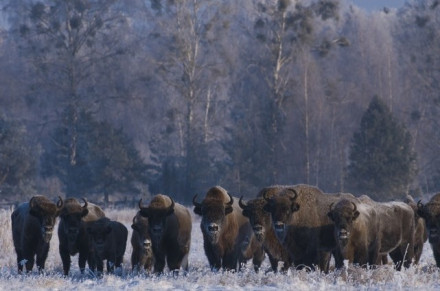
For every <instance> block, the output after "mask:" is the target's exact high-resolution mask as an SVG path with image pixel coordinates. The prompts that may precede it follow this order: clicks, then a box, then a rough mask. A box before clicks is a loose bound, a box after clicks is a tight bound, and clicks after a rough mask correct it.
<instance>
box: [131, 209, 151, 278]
mask: <svg viewBox="0 0 440 291" xmlns="http://www.w3.org/2000/svg"><path fill="white" fill-rule="evenodd" d="M148 227H149V224H148V218H146V217H143V216H142V215H141V214H140V212H139V211H138V213H137V214H136V216H135V217H133V224H132V225H131V228H132V229H133V233H132V235H131V246H132V248H133V252H132V253H131V267H132V270H133V271H138V272H139V271H140V270H141V269H144V270H146V271H151V269H152V267H153V264H154V256H153V246H152V242H151V237H150V234H149V232H148Z"/></svg>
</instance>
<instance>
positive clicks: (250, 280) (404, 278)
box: [0, 209, 440, 290]
mask: <svg viewBox="0 0 440 291" xmlns="http://www.w3.org/2000/svg"><path fill="white" fill-rule="evenodd" d="M105 211H106V215H107V216H108V217H109V218H111V219H115V220H118V221H120V222H122V223H124V224H125V226H126V227H127V228H128V230H129V238H130V237H131V227H130V225H131V222H132V218H133V216H134V215H135V213H136V210H135V209H124V210H110V209H107V210H105ZM11 213H12V211H11V210H0V224H1V225H2V228H1V230H0V250H1V253H0V290H6V289H8V290H11V289H12V290H42V289H45V290H46V289H50V290H110V289H128V290H206V289H209V290H237V289H241V290H279V289H284V290H286V289H290V290H293V289H298V290H340V289H342V290H367V289H368V290H377V289H389V290H395V289H406V290H413V289H418V290H434V289H440V272H439V270H438V269H437V268H436V267H435V262H434V259H433V257H432V251H431V249H430V246H429V244H425V246H424V252H423V255H422V258H421V261H420V264H419V265H418V266H412V267H411V268H409V269H407V270H404V271H401V272H397V271H395V270H394V269H393V267H392V265H387V266H380V267H378V268H377V269H375V270H365V269H362V268H354V267H348V268H346V269H344V270H339V271H330V272H329V274H322V273H319V272H310V273H308V272H306V271H296V270H291V271H289V273H288V274H276V273H273V272H270V271H268V270H269V269H270V267H269V263H268V260H267V259H266V260H265V261H264V263H263V266H262V270H261V271H260V272H259V273H258V274H257V273H255V272H254V270H253V268H252V266H251V264H250V263H249V264H248V266H247V267H246V268H245V270H244V271H243V272H239V273H231V272H216V273H213V272H211V270H210V268H209V265H208V261H207V259H206V257H205V254H204V251H203V238H202V235H201V232H200V227H199V223H200V220H199V218H198V217H193V232H192V243H191V251H190V256H189V265H190V268H189V269H190V270H189V272H188V274H187V275H186V276H179V277H173V276H172V275H167V274H166V275H162V276H155V275H145V274H142V275H134V274H131V272H130V270H131V264H130V255H131V251H132V248H131V244H130V242H129V241H128V242H127V249H126V252H125V256H124V264H123V270H122V271H121V272H119V274H118V275H107V274H106V275H104V277H103V278H101V279H97V278H95V277H93V276H92V275H91V274H85V275H81V274H80V272H79V269H78V257H77V256H75V257H73V258H72V269H71V275H70V276H69V277H67V278H65V277H63V275H62V264H61V259H60V256H59V253H58V236H57V235H56V233H55V234H54V236H53V237H52V241H51V249H50V251H49V257H48V259H47V261H46V272H45V274H42V275H40V274H38V272H37V271H33V272H32V273H30V274H26V275H20V274H18V273H17V267H16V255H15V251H14V247H13V243H12V235H11V221H10V215H11Z"/></svg>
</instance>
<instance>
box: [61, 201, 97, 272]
mask: <svg viewBox="0 0 440 291" xmlns="http://www.w3.org/2000/svg"><path fill="white" fill-rule="evenodd" d="M83 201H84V205H83V206H81V204H80V203H79V202H78V200H76V199H75V198H67V199H66V200H65V201H64V207H63V208H62V210H61V213H60V223H59V225H58V238H59V252H60V256H61V260H62V262H63V271H64V275H66V276H67V275H68V274H69V270H70V263H71V259H70V256H74V255H76V254H79V255H78V265H79V269H80V271H81V273H84V269H85V266H86V261H87V263H88V264H89V268H90V269H92V270H93V269H94V268H95V267H96V266H95V262H94V258H95V255H94V254H92V253H91V246H90V243H89V235H88V233H87V230H86V228H87V224H89V223H90V222H93V221H96V220H98V219H99V218H101V217H104V216H105V214H104V211H102V209H101V208H100V207H99V206H97V205H95V204H93V203H88V202H87V200H86V199H84V198H83Z"/></svg>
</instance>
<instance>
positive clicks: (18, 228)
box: [11, 195, 63, 272]
mask: <svg viewBox="0 0 440 291" xmlns="http://www.w3.org/2000/svg"><path fill="white" fill-rule="evenodd" d="M62 207H63V199H61V197H59V200H58V202H57V204H55V203H53V202H52V201H50V200H49V199H48V198H46V197H45V196H41V195H37V196H34V197H32V198H31V200H30V201H29V202H25V203H22V204H21V205H19V206H18V207H17V208H16V209H15V210H14V211H13V212H12V214H11V220H12V239H13V241H14V247H15V252H16V253H17V264H18V271H19V272H21V271H23V265H26V271H28V272H29V271H31V270H32V268H33V267H34V262H35V258H34V257H35V256H36V259H37V267H38V270H39V271H42V270H43V269H44V264H45V262H46V259H47V254H48V252H49V244H50V240H51V238H52V233H53V227H54V225H55V220H56V217H57V216H58V215H59V214H60V210H61V208H62Z"/></svg>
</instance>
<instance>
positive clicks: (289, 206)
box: [263, 188, 299, 242]
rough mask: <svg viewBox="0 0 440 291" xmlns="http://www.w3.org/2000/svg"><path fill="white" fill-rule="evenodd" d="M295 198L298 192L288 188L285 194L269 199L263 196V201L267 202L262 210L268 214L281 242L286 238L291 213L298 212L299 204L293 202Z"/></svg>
mask: <svg viewBox="0 0 440 291" xmlns="http://www.w3.org/2000/svg"><path fill="white" fill-rule="evenodd" d="M297 197H298V192H296V190H295V189H294V188H288V189H287V192H286V193H283V194H282V195H278V196H273V197H270V198H269V197H268V196H267V195H266V193H265V194H264V195H263V198H264V200H265V201H266V202H267V204H266V205H265V206H264V207H263V210H264V211H266V212H268V213H270V215H271V217H272V225H273V228H274V229H275V232H276V235H277V237H278V239H279V240H280V241H281V242H283V241H284V239H285V237H286V233H287V225H288V224H289V221H290V220H291V219H292V215H293V213H294V212H296V211H298V210H299V204H298V203H296V202H295V200H296V198H297Z"/></svg>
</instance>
